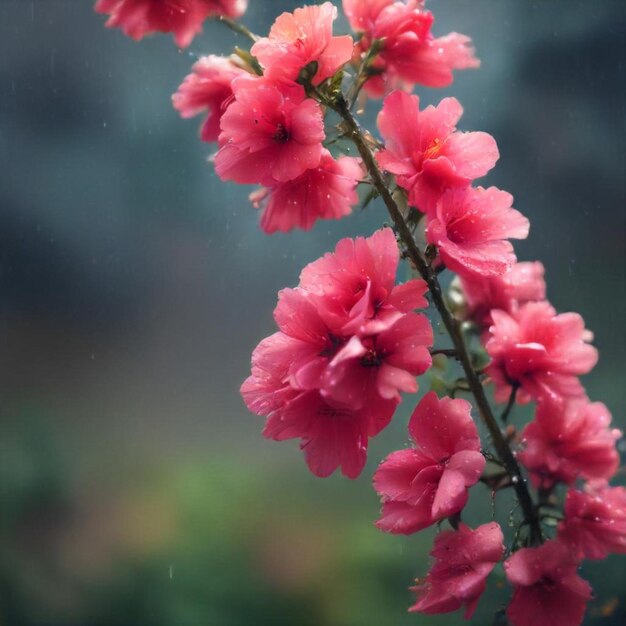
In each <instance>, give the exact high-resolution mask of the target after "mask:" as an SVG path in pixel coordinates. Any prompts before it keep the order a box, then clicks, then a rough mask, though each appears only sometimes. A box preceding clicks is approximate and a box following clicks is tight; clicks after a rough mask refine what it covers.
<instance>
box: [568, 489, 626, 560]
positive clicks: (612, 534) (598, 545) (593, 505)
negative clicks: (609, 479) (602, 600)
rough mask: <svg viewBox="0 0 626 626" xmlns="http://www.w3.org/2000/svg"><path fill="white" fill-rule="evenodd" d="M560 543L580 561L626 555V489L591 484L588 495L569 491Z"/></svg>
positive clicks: (583, 492)
mask: <svg viewBox="0 0 626 626" xmlns="http://www.w3.org/2000/svg"><path fill="white" fill-rule="evenodd" d="M559 539H560V540H561V541H562V542H563V543H565V544H566V545H568V546H569V547H570V548H571V549H573V550H574V551H575V552H576V553H577V554H578V555H579V556H580V558H583V557H585V558H587V559H605V558H606V557H607V556H608V555H609V554H626V488H624V487H609V486H608V484H607V483H606V482H602V481H597V482H593V483H588V484H587V485H586V487H585V491H576V490H574V489H570V491H568V492H567V499H566V500H565V521H563V522H561V523H560V524H559Z"/></svg>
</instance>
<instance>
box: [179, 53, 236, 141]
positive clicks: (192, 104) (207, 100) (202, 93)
mask: <svg viewBox="0 0 626 626" xmlns="http://www.w3.org/2000/svg"><path fill="white" fill-rule="evenodd" d="M245 75H246V71H245V70H243V69H242V68H240V67H238V66H237V65H235V64H234V63H233V62H232V61H231V60H230V59H227V58H225V57H219V56H215V55H213V54H210V55H209V56H205V57H202V58H200V60H198V61H197V62H196V63H194V66H193V68H192V72H191V74H189V75H188V76H187V77H186V78H185V80H184V81H183V83H182V84H181V86H180V87H179V88H178V91H177V92H176V93H175V94H174V95H173V96H172V103H173V104H174V108H175V109H176V110H177V111H178V112H179V113H180V115H181V117H184V118H187V117H193V116H194V115H198V114H199V113H203V112H205V111H208V116H207V118H206V120H205V121H204V123H203V124H202V129H201V133H200V136H201V138H202V141H217V138H218V136H219V134H220V120H221V118H222V113H223V112H224V110H225V109H226V107H227V106H228V104H229V102H230V100H231V98H232V96H233V88H232V86H231V83H232V82H233V80H234V79H235V78H237V77H239V76H245Z"/></svg>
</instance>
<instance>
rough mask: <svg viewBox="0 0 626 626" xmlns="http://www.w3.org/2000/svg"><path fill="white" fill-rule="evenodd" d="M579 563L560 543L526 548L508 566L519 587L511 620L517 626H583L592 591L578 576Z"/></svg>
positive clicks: (510, 578)
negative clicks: (581, 625)
mask: <svg viewBox="0 0 626 626" xmlns="http://www.w3.org/2000/svg"><path fill="white" fill-rule="evenodd" d="M579 562H580V561H579V559H578V558H577V556H576V554H574V553H572V552H571V550H569V549H568V548H567V546H565V545H564V544H562V543H561V542H559V541H546V543H544V544H543V545H541V546H539V547H537V548H522V549H521V550H518V551H517V552H515V554H513V556H511V557H510V558H509V559H508V560H507V561H505V563H504V570H505V572H506V575H507V578H508V579H509V581H510V582H511V584H512V585H514V587H515V591H514V593H513V599H512V600H511V603H510V604H509V608H508V609H507V613H506V614H507V617H508V618H509V620H511V624H512V625H513V626H579V625H580V624H581V623H582V621H583V617H584V614H585V608H586V606H587V601H588V600H589V599H590V598H591V587H590V586H589V583H588V582H587V581H585V580H583V579H582V578H581V577H580V576H579V575H578V573H577V569H578V565H579Z"/></svg>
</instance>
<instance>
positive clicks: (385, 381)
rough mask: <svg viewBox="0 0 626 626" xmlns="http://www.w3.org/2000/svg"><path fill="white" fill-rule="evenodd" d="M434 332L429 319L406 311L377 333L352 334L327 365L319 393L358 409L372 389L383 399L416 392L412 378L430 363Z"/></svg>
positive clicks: (393, 398)
mask: <svg viewBox="0 0 626 626" xmlns="http://www.w3.org/2000/svg"><path fill="white" fill-rule="evenodd" d="M432 344H433V331H432V328H431V326H430V322H429V321H428V319H427V318H426V317H425V316H424V315H421V314H418V313H405V314H404V315H403V316H402V317H401V318H400V319H399V320H398V321H397V322H395V323H394V324H393V325H392V326H391V327H389V328H387V329H385V330H383V331H381V332H380V333H378V334H376V335H371V336H364V337H359V336H358V335H353V336H352V337H351V338H350V340H349V341H348V343H346V345H344V346H343V347H342V348H341V350H339V352H337V354H336V355H335V356H334V357H333V359H332V360H331V361H330V363H329V364H328V367H327V369H326V372H325V376H324V380H323V386H322V394H323V395H324V397H325V398H328V399H329V400H330V401H332V402H334V403H338V404H341V405H345V406H350V407H353V408H361V407H362V406H363V404H364V403H365V402H366V398H367V397H368V390H370V389H374V390H375V391H376V393H377V394H378V395H379V396H380V397H381V398H384V399H387V400H396V401H398V402H399V401H400V392H401V391H403V392H406V393H415V392H416V391H417V382H416V381H415V377H416V376H419V375H420V374H423V373H424V372H425V371H426V370H427V369H428V368H429V367H430V366H431V364H432V359H431V356H430V352H429V350H428V348H429V346H432Z"/></svg>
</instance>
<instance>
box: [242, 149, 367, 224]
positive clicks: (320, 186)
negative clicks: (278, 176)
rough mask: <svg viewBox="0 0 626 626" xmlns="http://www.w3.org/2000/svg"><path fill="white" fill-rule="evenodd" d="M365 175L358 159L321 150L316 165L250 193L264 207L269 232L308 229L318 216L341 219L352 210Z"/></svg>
mask: <svg viewBox="0 0 626 626" xmlns="http://www.w3.org/2000/svg"><path fill="white" fill-rule="evenodd" d="M362 176H363V169H362V167H361V164H360V161H359V159H355V158H352V157H340V158H339V159H337V160H335V159H333V157H332V155H331V154H330V152H328V150H326V149H324V150H323V151H322V158H321V160H320V162H319V165H318V166H317V167H314V168H311V169H309V170H306V171H305V172H304V174H302V175H301V176H299V177H298V178H295V179H294V180H290V181H287V182H284V183H277V184H275V185H273V186H272V187H269V188H263V189H260V190H258V191H255V192H254V193H252V194H251V195H250V200H251V201H252V203H253V204H254V206H255V207H257V208H259V207H263V214H262V216H261V228H262V229H263V230H264V231H265V232H266V233H274V232H276V231H277V230H278V231H281V232H287V231H289V230H291V229H292V228H302V229H303V230H309V229H311V228H312V227H313V224H315V222H316V221H317V220H318V219H327V220H329V219H335V220H336V219H340V218H342V217H344V216H346V215H349V214H350V213H351V212H352V206H353V205H355V204H357V202H358V201H359V197H358V195H357V193H356V186H357V184H358V182H359V180H360V179H361V177H362Z"/></svg>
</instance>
